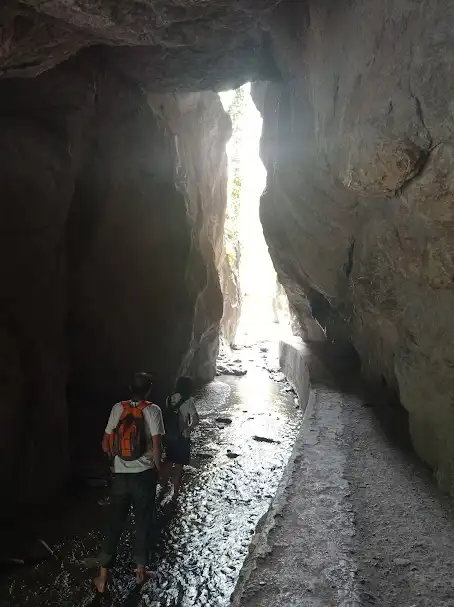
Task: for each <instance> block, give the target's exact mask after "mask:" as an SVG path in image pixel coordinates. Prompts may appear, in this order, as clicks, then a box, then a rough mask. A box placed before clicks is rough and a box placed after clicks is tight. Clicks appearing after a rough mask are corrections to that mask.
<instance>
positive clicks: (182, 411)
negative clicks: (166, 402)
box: [170, 392, 198, 438]
mask: <svg viewBox="0 0 454 607" xmlns="http://www.w3.org/2000/svg"><path fill="white" fill-rule="evenodd" d="M180 400H181V394H179V393H178V392H176V393H175V394H172V396H171V397H170V402H171V405H172V406H175V405H176V404H177V403H179V402H180ZM178 413H179V417H180V428H181V431H182V434H183V436H185V437H186V438H189V436H190V434H191V433H190V431H189V430H188V423H192V418H194V417H195V416H196V415H198V413H197V409H196V408H195V404H194V398H193V397H192V396H190V397H189V398H188V399H187V400H185V401H184V403H182V404H181V406H180V408H179V410H178Z"/></svg>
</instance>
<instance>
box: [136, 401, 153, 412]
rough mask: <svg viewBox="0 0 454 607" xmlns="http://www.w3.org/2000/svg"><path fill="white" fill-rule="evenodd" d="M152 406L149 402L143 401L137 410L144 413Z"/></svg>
mask: <svg viewBox="0 0 454 607" xmlns="http://www.w3.org/2000/svg"><path fill="white" fill-rule="evenodd" d="M150 405H151V403H150V402H149V401H148V400H143V401H142V402H141V403H139V404H138V405H137V409H139V411H143V410H144V409H146V408H147V407H149V406H150Z"/></svg>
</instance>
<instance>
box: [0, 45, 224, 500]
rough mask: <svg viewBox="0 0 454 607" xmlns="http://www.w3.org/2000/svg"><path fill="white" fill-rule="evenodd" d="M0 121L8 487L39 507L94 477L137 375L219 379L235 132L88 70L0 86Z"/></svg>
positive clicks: (162, 385)
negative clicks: (229, 149) (221, 272)
mask: <svg viewBox="0 0 454 607" xmlns="http://www.w3.org/2000/svg"><path fill="white" fill-rule="evenodd" d="M0 121H1V123H2V128H1V129H0V137H1V139H2V149H3V150H5V151H6V150H7V151H8V152H7V153H6V154H4V157H3V158H2V162H1V163H0V209H1V210H0V213H1V221H0V230H1V238H0V247H1V248H0V254H1V255H0V272H1V274H0V275H1V281H2V285H3V288H2V290H1V294H0V348H1V350H2V352H1V358H0V360H1V364H0V381H1V390H0V394H1V397H0V398H1V403H0V410H1V412H2V424H3V432H2V436H3V438H2V441H0V452H1V455H2V457H3V462H4V465H3V466H2V471H1V473H0V483H1V484H2V486H4V487H8V494H9V495H10V496H11V499H12V500H13V501H14V500H15V499H17V502H18V503H20V504H22V503H28V504H30V503H37V502H45V500H46V499H48V497H49V496H50V495H51V494H52V493H53V492H54V491H56V490H57V489H58V488H59V487H61V485H62V483H63V482H64V480H65V479H66V477H67V472H68V465H69V458H70V455H72V456H73V457H74V464H75V465H76V467H77V468H78V470H79V471H81V470H83V471H84V472H87V471H88V468H87V466H88V465H89V464H92V462H93V458H94V454H95V453H97V452H99V440H100V437H101V436H102V431H103V425H104V423H105V417H106V414H107V411H108V407H109V406H110V405H111V404H112V400H113V399H115V398H119V397H121V396H123V395H124V394H125V391H126V388H127V384H128V381H129V379H130V376H131V373H132V372H133V371H134V370H137V369H142V370H143V369H146V370H148V371H151V372H152V373H153V374H154V376H155V378H156V386H157V388H158V391H160V392H161V394H162V393H165V392H166V391H167V390H168V389H169V388H170V386H171V384H172V382H173V381H174V379H175V377H176V375H177V374H178V372H179V371H180V369H181V368H185V369H189V371H190V373H191V374H192V375H193V376H194V377H195V378H196V379H200V380H203V381H206V380H208V379H210V378H211V377H213V376H214V372H215V370H214V365H215V354H216V348H217V329H218V326H219V321H220V318H221V315H222V297H221V293H220V289H219V280H218V276H217V271H216V259H217V258H218V257H219V255H220V250H221V247H222V223H223V216H224V210H225V204H226V180H227V173H226V162H225V151H224V149H225V141H226V139H227V137H228V136H229V129H230V123H229V119H228V117H227V115H226V114H225V113H224V112H223V110H222V106H221V104H220V102H219V99H218V97H217V96H215V95H214V94H211V93H201V94H197V95H193V96H189V97H188V96H186V97H182V98H176V97H174V96H170V95H169V96H164V97H163V98H161V99H160V100H159V102H156V101H155V100H154V99H153V100H151V99H149V98H147V96H146V95H145V94H144V93H143V92H141V91H140V90H139V89H138V88H137V87H136V86H134V85H131V84H129V83H127V82H126V81H124V80H123V79H122V78H121V77H119V76H117V75H116V74H115V73H113V72H111V71H110V70H109V69H105V68H104V67H102V66H101V65H99V64H96V63H95V62H93V60H92V57H91V56H81V57H78V58H76V59H75V60H71V61H69V62H67V63H66V64H64V65H62V66H61V67H58V68H56V69H54V70H51V71H48V72H46V73H45V74H43V75H41V76H39V77H37V78H35V79H30V80H12V81H3V82H2V83H1V84H0ZM185 150H186V151H188V150H190V151H191V153H190V154H188V153H186V152H185ZM177 167H178V168H179V170H178V171H177ZM208 205H209V211H208ZM67 396H68V398H67ZM87 420H89V421H88V422H87ZM70 442H71V443H72V444H73V447H74V449H73V450H72V453H70V449H69V443H70ZM43 462H45V464H43ZM49 462H51V467H52V470H51V472H49V471H47V470H46V472H45V473H44V474H43V465H44V466H47V465H48V463H49ZM4 506H6V507H7V508H9V509H10V507H11V504H10V503H8V502H7V501H5V503H4Z"/></svg>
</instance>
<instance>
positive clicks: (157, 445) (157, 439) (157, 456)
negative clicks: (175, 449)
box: [151, 434, 162, 474]
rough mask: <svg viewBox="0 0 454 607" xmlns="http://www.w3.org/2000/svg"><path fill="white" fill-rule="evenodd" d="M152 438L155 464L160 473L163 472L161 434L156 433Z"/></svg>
mask: <svg viewBox="0 0 454 607" xmlns="http://www.w3.org/2000/svg"><path fill="white" fill-rule="evenodd" d="M151 440H152V441H153V449H152V453H153V461H154V465H155V466H156V470H157V471H158V474H161V457H162V444H161V435H160V434H155V435H154V436H152V437H151Z"/></svg>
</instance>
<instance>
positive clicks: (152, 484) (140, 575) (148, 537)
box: [132, 470, 158, 584]
mask: <svg viewBox="0 0 454 607" xmlns="http://www.w3.org/2000/svg"><path fill="white" fill-rule="evenodd" d="M157 479H158V476H157V472H156V470H146V471H145V472H140V473H138V474H135V475H134V479H133V483H134V486H133V487H132V493H133V501H134V514H135V519H136V538H135V544H134V560H135V562H136V564H137V570H136V581H137V583H138V584H142V583H143V582H145V581H146V566H147V565H148V561H149V557H150V549H151V541H152V534H153V529H154V510H155V499H156V484H157Z"/></svg>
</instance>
